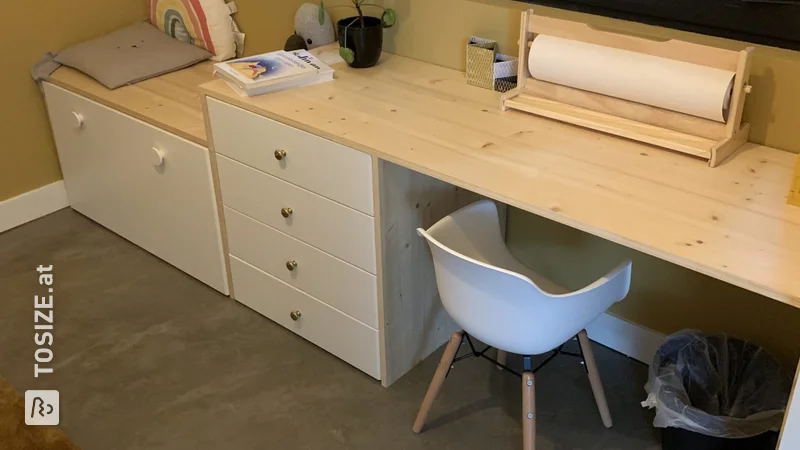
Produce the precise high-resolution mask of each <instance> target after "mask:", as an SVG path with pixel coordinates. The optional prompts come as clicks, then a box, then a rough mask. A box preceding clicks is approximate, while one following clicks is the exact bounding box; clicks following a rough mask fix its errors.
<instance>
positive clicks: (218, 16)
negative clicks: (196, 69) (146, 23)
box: [149, 0, 244, 61]
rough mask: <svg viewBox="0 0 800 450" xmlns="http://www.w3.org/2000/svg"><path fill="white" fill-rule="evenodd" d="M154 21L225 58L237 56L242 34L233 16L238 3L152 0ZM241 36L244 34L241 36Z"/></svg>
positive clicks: (157, 25) (153, 22) (220, 58)
mask: <svg viewBox="0 0 800 450" xmlns="http://www.w3.org/2000/svg"><path fill="white" fill-rule="evenodd" d="M149 2H150V23H152V24H153V25H154V26H156V27H158V28H159V29H160V30H161V31H163V32H165V33H167V34H168V35H170V36H172V37H173V38H175V39H177V40H179V41H183V42H189V43H192V44H194V45H196V46H198V47H200V48H204V49H206V50H208V51H209V52H210V53H211V54H213V55H214V57H212V58H211V59H213V60H215V61H225V60H226V59H230V58H233V57H234V56H236V50H237V47H236V46H237V38H241V39H243V38H244V37H243V36H244V35H241V33H238V31H239V30H238V28H237V27H236V23H235V22H234V21H233V19H232V18H231V14H232V13H233V12H235V6H234V5H233V3H231V6H230V7H229V6H228V5H227V4H225V0H149ZM239 35H241V36H239Z"/></svg>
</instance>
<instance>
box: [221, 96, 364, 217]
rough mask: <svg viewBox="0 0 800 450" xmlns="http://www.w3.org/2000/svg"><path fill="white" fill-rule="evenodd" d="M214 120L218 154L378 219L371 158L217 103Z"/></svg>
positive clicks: (247, 112) (233, 107) (303, 132)
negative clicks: (280, 153) (277, 157)
mask: <svg viewBox="0 0 800 450" xmlns="http://www.w3.org/2000/svg"><path fill="white" fill-rule="evenodd" d="M208 114H209V117H210V119H211V129H212V134H213V136H214V150H215V151H216V152H217V153H221V154H223V155H225V156H228V157H230V158H233V159H235V160H237V161H239V162H242V163H245V164H247V165H249V166H253V167H255V168H256V169H258V170H261V171H264V172H266V173H268V174H271V175H274V176H276V177H278V178H280V179H282V180H286V181H288V182H290V183H293V184H296V185H298V186H300V187H303V188H305V189H308V190H309V191H312V192H316V193H317V194H319V195H322V196H324V197H327V198H330V199H331V200H335V201H337V202H339V203H342V204H345V205H347V206H349V207H351V208H353V209H356V210H358V211H361V212H363V213H364V214H368V215H370V216H372V215H374V211H373V209H374V206H373V203H372V195H373V194H372V190H373V188H372V157H371V156H369V155H367V154H366V153H361V152H359V151H357V150H353V149H351V148H348V147H345V146H343V145H339V144H337V143H335V142H332V141H329V140H327V139H323V138H320V137H318V136H314V135H313V134H310V133H306V132H305V131H300V130H298V129H295V128H292V127H289V126H287V125H284V124H282V123H279V122H275V121H274V120H270V119H267V118H265V117H261V116H258V115H256V114H253V113H251V112H249V111H245V110H243V109H240V108H237V107H235V106H231V105H228V104H226V103H222V102H220V101H217V100H214V99H211V98H209V99H208ZM281 150H282V151H284V152H286V157H281V158H282V159H281V160H280V161H278V160H277V159H276V156H275V152H276V151H281Z"/></svg>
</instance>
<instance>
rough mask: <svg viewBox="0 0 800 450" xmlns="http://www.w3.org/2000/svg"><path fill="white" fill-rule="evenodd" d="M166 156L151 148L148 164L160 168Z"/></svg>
mask: <svg viewBox="0 0 800 450" xmlns="http://www.w3.org/2000/svg"><path fill="white" fill-rule="evenodd" d="M166 156H167V153H166V152H165V151H164V150H161V149H159V148H155V147H153V151H152V152H151V153H150V162H151V163H153V165H154V166H155V167H161V165H163V164H164V158H165V157H166Z"/></svg>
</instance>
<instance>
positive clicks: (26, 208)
mask: <svg viewBox="0 0 800 450" xmlns="http://www.w3.org/2000/svg"><path fill="white" fill-rule="evenodd" d="M67 206H69V201H68V200H67V190H66V188H65V187H64V181H63V180H62V181H56V182H55V183H51V184H48V185H47V186H42V187H40V188H39V189H34V190H32V191H30V192H26V193H24V194H22V195H18V196H16V197H14V198H10V199H8V200H4V201H2V202H0V233H2V232H4V231H8V230H10V229H12V228H15V227H18V226H20V225H22V224H24V223H28V222H30V221H31V220H34V219H38V218H39V217H42V216H46V215H48V214H50V213H52V212H56V211H58V210H59V209H64V208H66V207H67Z"/></svg>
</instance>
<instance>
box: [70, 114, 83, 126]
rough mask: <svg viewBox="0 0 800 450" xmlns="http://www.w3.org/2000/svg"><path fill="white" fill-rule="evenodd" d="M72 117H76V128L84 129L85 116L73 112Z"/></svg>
mask: <svg viewBox="0 0 800 450" xmlns="http://www.w3.org/2000/svg"><path fill="white" fill-rule="evenodd" d="M72 115H73V116H74V117H75V128H83V114H81V113H77V112H75V111H72Z"/></svg>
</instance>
